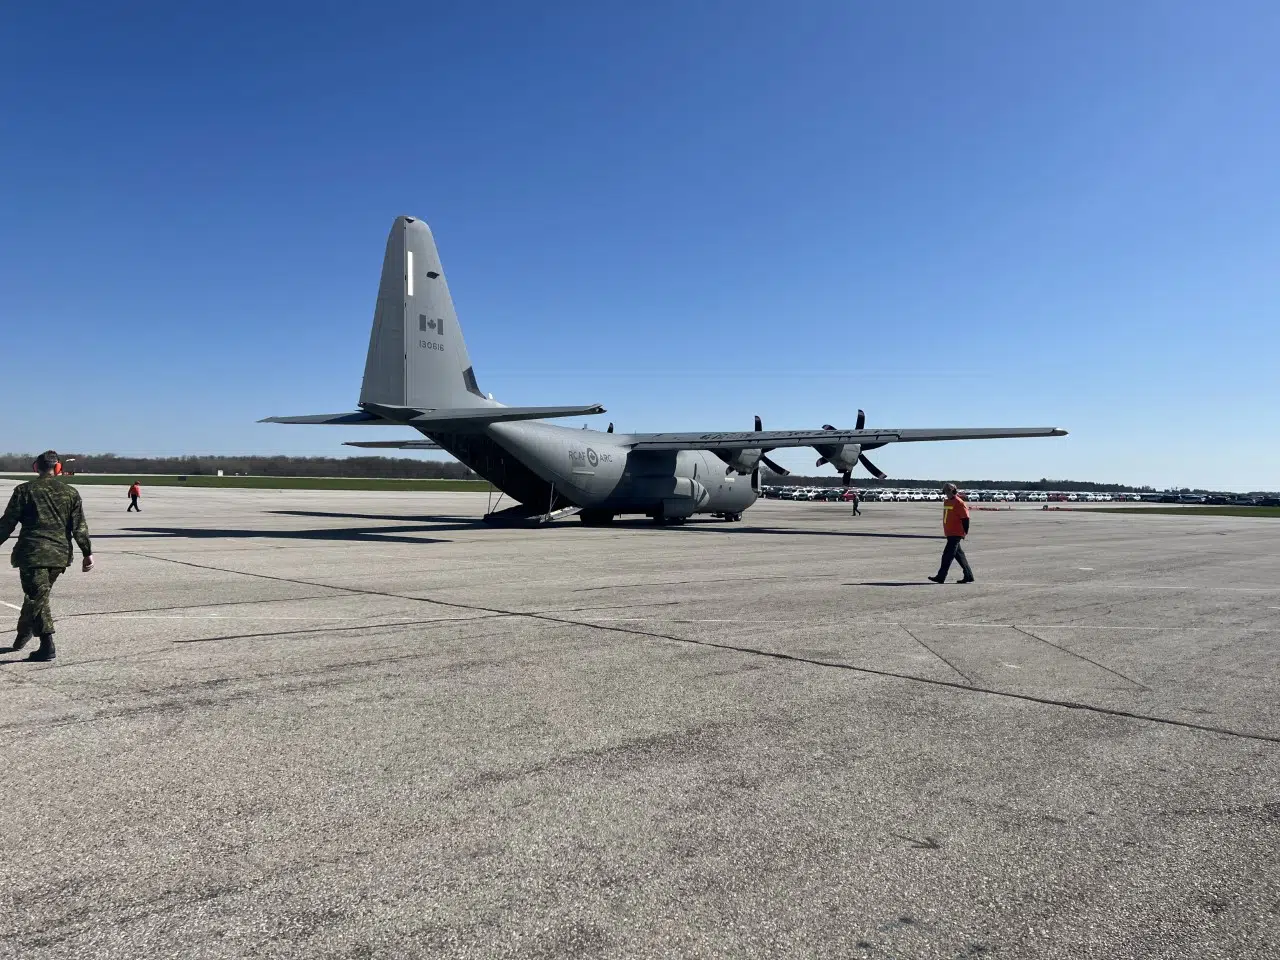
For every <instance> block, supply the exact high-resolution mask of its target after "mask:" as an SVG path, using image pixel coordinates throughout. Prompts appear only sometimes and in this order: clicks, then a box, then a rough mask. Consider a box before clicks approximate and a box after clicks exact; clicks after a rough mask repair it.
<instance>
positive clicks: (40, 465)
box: [36, 450, 58, 472]
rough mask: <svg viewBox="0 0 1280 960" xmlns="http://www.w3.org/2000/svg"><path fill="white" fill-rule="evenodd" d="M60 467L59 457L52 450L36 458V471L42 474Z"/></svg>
mask: <svg viewBox="0 0 1280 960" xmlns="http://www.w3.org/2000/svg"><path fill="white" fill-rule="evenodd" d="M57 465H58V455H57V453H55V452H54V451H52V450H46V451H45V452H44V453H42V454H40V456H38V457H36V469H37V470H40V471H42V472H47V471H49V470H52V469H53V468H54V467H56V466H57Z"/></svg>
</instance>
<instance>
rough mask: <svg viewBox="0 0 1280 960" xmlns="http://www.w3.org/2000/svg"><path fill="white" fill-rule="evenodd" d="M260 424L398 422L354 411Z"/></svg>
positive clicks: (276, 420)
mask: <svg viewBox="0 0 1280 960" xmlns="http://www.w3.org/2000/svg"><path fill="white" fill-rule="evenodd" d="M258 422H259V423H324V424H332V425H334V426H343V427H347V426H353V425H360V424H363V425H365V426H378V425H382V426H394V425H395V424H396V422H397V421H395V420H387V419H386V418H384V417H379V416H376V415H375V414H372V413H366V412H365V411H363V410H354V411H352V412H351V413H312V414H308V415H306V416H303V417H267V418H266V419H265V420H259V421H258Z"/></svg>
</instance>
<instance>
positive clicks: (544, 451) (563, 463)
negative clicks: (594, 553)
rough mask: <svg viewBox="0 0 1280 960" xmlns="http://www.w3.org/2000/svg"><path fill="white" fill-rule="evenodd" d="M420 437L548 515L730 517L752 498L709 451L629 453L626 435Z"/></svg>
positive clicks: (488, 431)
mask: <svg viewBox="0 0 1280 960" xmlns="http://www.w3.org/2000/svg"><path fill="white" fill-rule="evenodd" d="M423 432H424V433H425V435H426V436H428V437H430V438H431V439H432V440H434V441H435V442H436V443H438V444H440V446H441V447H443V448H444V449H445V450H446V451H448V452H449V453H450V454H452V455H453V456H454V457H456V458H457V459H458V460H460V461H462V462H463V463H465V464H466V465H467V466H468V467H470V468H471V469H473V470H475V471H476V472H477V473H478V474H480V476H482V477H484V478H485V479H486V480H488V481H489V482H490V483H492V484H493V485H494V486H496V487H497V488H498V489H500V490H502V491H503V492H504V493H506V494H507V495H508V496H510V497H512V498H513V499H515V500H517V501H519V502H521V503H524V504H528V505H529V506H531V507H536V508H540V509H541V508H544V507H545V508H546V509H547V511H548V512H550V510H552V509H557V508H559V507H563V506H568V505H572V506H577V507H581V508H583V511H584V512H586V511H592V512H596V513H600V514H610V515H613V514H627V513H638V514H647V515H650V516H654V515H659V514H660V515H661V516H664V517H667V518H671V519H678V518H682V517H687V516H691V515H693V514H695V513H706V514H725V515H730V516H733V515H737V514H740V513H741V512H742V511H743V510H745V509H747V507H749V506H751V504H753V503H754V502H755V501H756V498H757V492H756V491H755V490H754V489H752V485H751V477H750V475H741V474H738V473H737V472H735V471H729V472H728V473H726V467H725V462H724V461H723V460H721V459H720V458H719V457H717V456H716V455H715V454H714V453H711V452H710V451H706V450H680V451H662V452H656V451H654V452H649V451H644V452H642V451H635V450H631V449H630V443H631V437H629V436H628V435H626V434H620V433H602V432H600V431H598V430H574V429H571V428H568V427H559V426H555V425H554V424H549V423H541V422H538V421H517V422H508V423H494V424H490V425H488V426H487V427H484V428H483V429H481V430H473V431H467V432H458V433H440V432H436V431H432V432H429V433H427V432H425V431H423Z"/></svg>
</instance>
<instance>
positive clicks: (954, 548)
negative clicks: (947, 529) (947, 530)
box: [938, 537, 973, 580]
mask: <svg viewBox="0 0 1280 960" xmlns="http://www.w3.org/2000/svg"><path fill="white" fill-rule="evenodd" d="M963 540H964V537H947V545H946V546H945V547H943V548H942V564H941V565H940V566H939V567H938V579H939V580H945V579H947V571H948V570H950V569H951V561H952V560H956V561H958V562H959V563H960V569H961V570H963V571H964V577H965V579H966V580H972V579H973V570H972V569H970V567H969V558H968V557H966V556H965V555H964V547H962V546H960V543H961V542H962V541H963Z"/></svg>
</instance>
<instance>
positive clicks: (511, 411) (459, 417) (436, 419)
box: [409, 403, 604, 429]
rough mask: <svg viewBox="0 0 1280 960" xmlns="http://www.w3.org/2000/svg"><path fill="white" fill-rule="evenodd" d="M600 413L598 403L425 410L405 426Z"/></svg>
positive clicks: (449, 425)
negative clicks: (572, 405) (587, 404)
mask: <svg viewBox="0 0 1280 960" xmlns="http://www.w3.org/2000/svg"><path fill="white" fill-rule="evenodd" d="M597 413H604V407H602V406H600V404H598V403H593V404H590V405H589V406H585V407H462V408H460V409H454V410H427V411H425V412H423V413H422V414H420V415H419V416H416V417H414V418H413V419H412V420H410V421H409V423H411V424H413V425H414V426H415V427H419V428H422V429H430V428H431V427H432V426H439V427H440V428H441V429H445V428H458V427H464V426H471V425H475V426H483V425H484V424H487V423H501V422H503V421H506V420H542V419H544V418H547V419H554V418H556V417H590V416H594V415H595V414H597Z"/></svg>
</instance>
